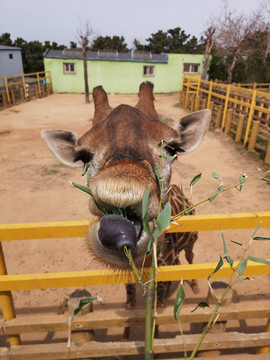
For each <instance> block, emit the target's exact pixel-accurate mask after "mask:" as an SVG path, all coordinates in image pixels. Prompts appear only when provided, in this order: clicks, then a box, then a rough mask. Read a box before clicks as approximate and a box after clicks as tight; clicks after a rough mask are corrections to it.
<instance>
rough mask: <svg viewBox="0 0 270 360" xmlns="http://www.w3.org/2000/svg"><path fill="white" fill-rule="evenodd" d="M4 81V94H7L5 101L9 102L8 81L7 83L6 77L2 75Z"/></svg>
mask: <svg viewBox="0 0 270 360" xmlns="http://www.w3.org/2000/svg"><path fill="white" fill-rule="evenodd" d="M4 83H5V88H6V94H7V102H8V104H10V96H9V91H8V83H7V77H6V76H5V77H4Z"/></svg>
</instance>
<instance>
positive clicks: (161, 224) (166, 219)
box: [154, 202, 172, 239]
mask: <svg viewBox="0 0 270 360" xmlns="http://www.w3.org/2000/svg"><path fill="white" fill-rule="evenodd" d="M171 212H172V211H171V204H170V203H169V202H167V204H166V205H165V207H164V209H163V210H162V211H161V212H160V213H159V215H158V218H157V228H156V230H155V232H154V238H155V239H157V238H158V237H159V236H160V235H161V233H162V232H163V230H164V229H166V228H167V227H168V226H169V225H170V222H171Z"/></svg>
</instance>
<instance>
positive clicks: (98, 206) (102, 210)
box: [94, 199, 107, 215]
mask: <svg viewBox="0 0 270 360" xmlns="http://www.w3.org/2000/svg"><path fill="white" fill-rule="evenodd" d="M94 203H95V205H96V207H97V208H98V210H99V211H100V212H101V213H102V214H103V215H107V213H106V211H105V210H104V209H103V208H102V207H101V206H100V205H99V203H97V202H96V200H95V199H94Z"/></svg>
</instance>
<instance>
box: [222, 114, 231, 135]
mask: <svg viewBox="0 0 270 360" xmlns="http://www.w3.org/2000/svg"><path fill="white" fill-rule="evenodd" d="M232 115H233V109H228V111H227V115H226V122H225V128H224V133H225V134H228V133H229V132H230V128H231V122H232Z"/></svg>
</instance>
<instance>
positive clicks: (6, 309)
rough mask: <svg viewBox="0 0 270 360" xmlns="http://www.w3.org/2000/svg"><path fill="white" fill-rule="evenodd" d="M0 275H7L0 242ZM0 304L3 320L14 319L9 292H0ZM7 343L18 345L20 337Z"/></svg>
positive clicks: (10, 338)
mask: <svg viewBox="0 0 270 360" xmlns="http://www.w3.org/2000/svg"><path fill="white" fill-rule="evenodd" d="M0 275H7V268H6V263H5V257H4V253H3V248H2V243H1V242H0ZM0 302H1V307H2V312H3V316H4V319H5V320H6V321H7V320H11V319H14V318H15V317H16V314H15V308H14V304H13V299H12V294H11V292H10V291H0ZM9 342H10V345H11V346H15V345H20V343H21V339H20V335H11V336H9Z"/></svg>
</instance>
